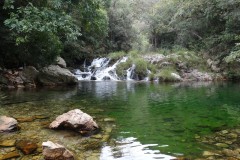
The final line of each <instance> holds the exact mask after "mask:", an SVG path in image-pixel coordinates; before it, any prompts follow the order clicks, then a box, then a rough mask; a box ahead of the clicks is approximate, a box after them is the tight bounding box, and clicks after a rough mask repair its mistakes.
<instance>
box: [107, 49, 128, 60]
mask: <svg viewBox="0 0 240 160" xmlns="http://www.w3.org/2000/svg"><path fill="white" fill-rule="evenodd" d="M124 56H126V52H124V51H119V52H112V53H109V54H108V58H111V59H112V60H118V59H120V58H122V57H124Z"/></svg>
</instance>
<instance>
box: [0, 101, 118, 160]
mask: <svg viewBox="0 0 240 160" xmlns="http://www.w3.org/2000/svg"><path fill="white" fill-rule="evenodd" d="M54 104H55V105H61V104H59V103H54ZM23 105H24V106H25V108H24V110H25V109H28V108H34V103H30V104H23ZM48 105H49V104H43V105H42V109H41V110H42V112H39V113H43V112H45V111H46V112H45V113H47V106H48ZM65 105H70V104H66V103H65ZM44 106H46V107H44ZM71 106H72V105H71ZM9 107H11V108H12V109H11V110H10V112H9V115H14V118H15V119H16V120H13V122H16V121H17V122H18V126H19V128H20V130H17V131H15V132H4V133H0V134H1V135H0V159H1V160H7V159H12V158H13V159H14V158H15V159H21V160H29V159H32V160H39V159H44V157H45V159H49V157H50V159H51V157H61V154H62V156H63V157H65V158H66V157H68V158H69V159H73V157H75V158H74V159H76V160H80V159H99V157H100V154H101V147H102V146H103V145H104V144H105V143H108V141H109V140H110V136H111V132H112V130H113V128H114V121H115V120H114V119H112V118H109V117H95V116H94V120H96V122H98V125H99V126H101V131H100V132H98V133H97V134H94V135H91V136H90V135H88V136H87V137H86V136H83V135H82V134H80V133H78V132H76V131H71V130H66V129H60V130H52V129H50V128H49V125H50V124H51V122H52V121H53V120H54V118H56V117H55V116H54V115H55V114H57V113H61V112H63V110H62V109H61V108H59V111H56V113H54V115H52V114H53V113H49V114H45V115H42V114H37V111H29V113H28V115H27V116H23V114H21V112H20V113H14V112H15V111H16V110H15V105H11V106H9ZM16 107H17V106H16ZM18 107H20V106H19V105H18ZM44 108H45V109H46V110H45V109H44ZM70 108H72V107H69V109H70ZM36 110H39V109H38V108H36ZM76 111H77V110H76ZM72 112H74V113H75V110H73V111H72ZM72 112H71V113H70V112H69V113H68V114H73V113H72ZM99 112H102V110H101V111H100V110H94V111H90V113H92V115H95V114H97V113H99ZM79 113H80V112H79ZM76 114H78V112H76ZM62 116H64V114H63V115H62ZM79 116H81V117H82V116H84V117H85V118H81V117H79V118H80V119H79V118H77V117H75V116H70V117H69V116H68V117H65V118H73V119H69V120H66V121H69V122H71V123H74V124H72V125H73V126H77V125H76V123H79V125H80V126H81V127H80V128H81V132H82V131H84V130H85V129H87V130H88V129H89V128H91V127H90V125H91V124H94V125H96V124H95V122H94V123H93V121H92V118H91V117H90V116H89V115H87V114H85V113H83V114H82V112H81V114H79ZM3 118H5V117H3ZM59 119H62V117H60V118H57V119H56V120H59ZM10 120H12V119H10ZM74 121H75V122H74ZM85 121H87V122H89V123H87V124H88V127H84V125H85V124H84V125H83V123H85ZM90 122H91V123H90ZM53 123H56V122H55V121H53ZM66 124H67V123H65V125H66ZM15 125H16V123H14V126H15ZM65 125H63V126H65ZM0 126H1V125H0ZM10 126H12V125H10ZM67 126H68V127H67V128H69V124H68V125H67ZM65 127H66V126H65ZM77 128H78V127H77ZM94 128H95V127H94ZM6 131H8V130H6ZM49 140H50V141H51V143H50V142H48V141H49ZM49 144H51V145H49ZM58 147H60V148H59V149H56V148H58ZM65 147H66V149H64V148H65ZM62 151H63V152H62ZM65 151H66V154H63V153H65ZM67 153H68V154H67ZM70 153H71V154H70ZM71 155H72V156H71ZM68 158H66V159H68Z"/></svg>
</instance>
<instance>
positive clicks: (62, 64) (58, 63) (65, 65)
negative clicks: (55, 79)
mask: <svg viewBox="0 0 240 160" xmlns="http://www.w3.org/2000/svg"><path fill="white" fill-rule="evenodd" d="M56 64H57V65H59V66H60V67H62V68H66V67H67V64H66V62H65V60H64V59H63V58H62V57H59V56H58V57H57V59H56Z"/></svg>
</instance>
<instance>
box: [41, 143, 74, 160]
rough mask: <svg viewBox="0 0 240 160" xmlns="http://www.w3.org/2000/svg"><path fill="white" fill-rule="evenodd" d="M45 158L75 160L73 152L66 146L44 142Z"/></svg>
mask: <svg viewBox="0 0 240 160" xmlns="http://www.w3.org/2000/svg"><path fill="white" fill-rule="evenodd" d="M42 147H43V156H44V159H45V160H74V159H75V158H74V155H73V153H72V152H70V151H69V150H67V149H66V148H65V147H64V146H62V145H60V144H57V143H53V142H51V141H47V142H43V143H42Z"/></svg>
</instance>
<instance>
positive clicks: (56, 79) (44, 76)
mask: <svg viewBox="0 0 240 160" xmlns="http://www.w3.org/2000/svg"><path fill="white" fill-rule="evenodd" d="M38 81H39V83H40V84H42V85H44V86H57V85H74V84H77V82H78V80H77V78H76V77H75V76H74V75H73V74H72V73H71V72H70V71H69V70H68V69H65V68H61V67H59V66H58V65H50V66H48V67H44V68H43V69H42V70H40V73H39V75H38Z"/></svg>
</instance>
